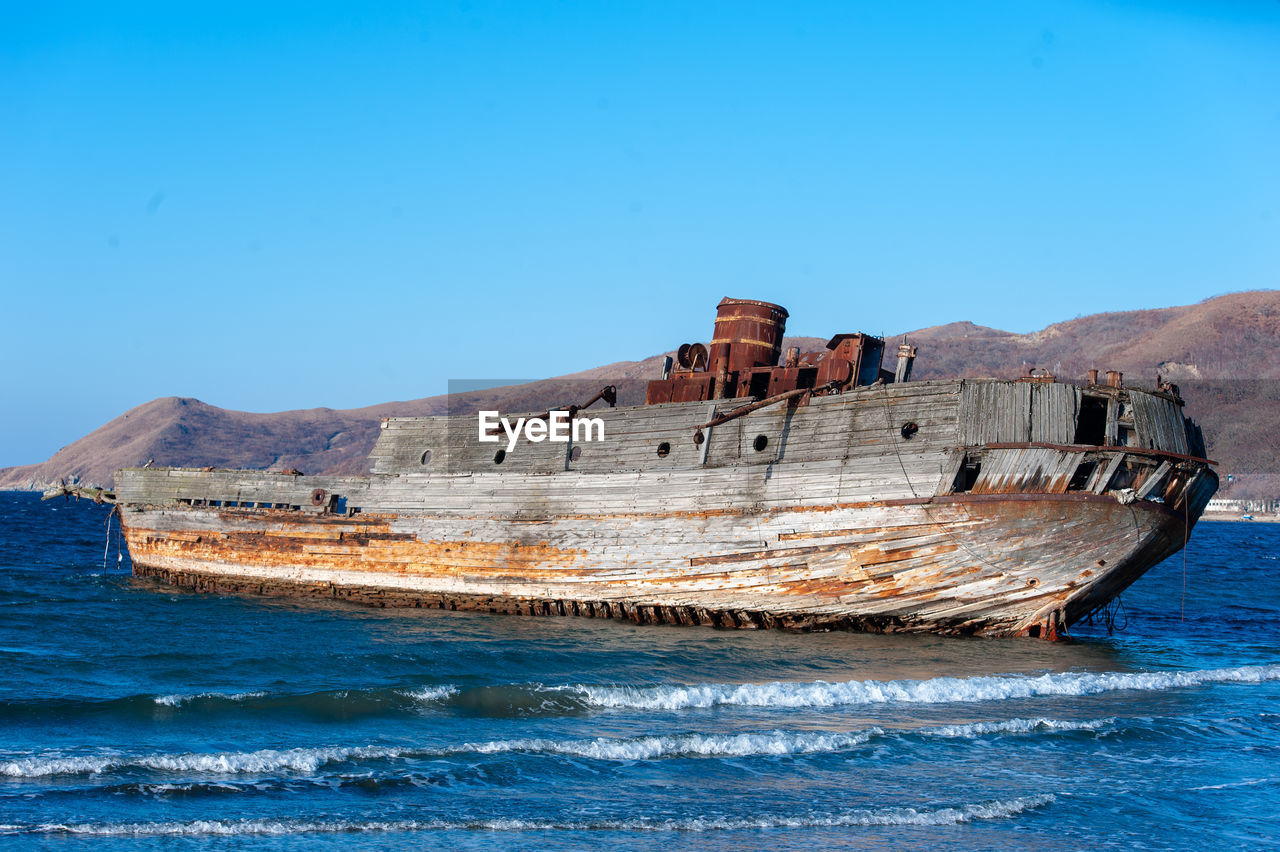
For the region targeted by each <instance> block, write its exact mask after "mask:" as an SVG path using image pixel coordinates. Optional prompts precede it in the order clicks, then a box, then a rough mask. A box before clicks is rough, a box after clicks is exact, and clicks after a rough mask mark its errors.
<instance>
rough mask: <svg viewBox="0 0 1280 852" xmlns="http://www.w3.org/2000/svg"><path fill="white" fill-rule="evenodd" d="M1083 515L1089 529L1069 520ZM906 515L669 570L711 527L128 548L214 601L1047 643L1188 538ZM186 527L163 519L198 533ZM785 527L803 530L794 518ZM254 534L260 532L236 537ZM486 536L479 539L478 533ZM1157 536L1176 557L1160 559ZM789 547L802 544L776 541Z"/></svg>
mask: <svg viewBox="0 0 1280 852" xmlns="http://www.w3.org/2000/svg"><path fill="white" fill-rule="evenodd" d="M1081 506H1085V507H1088V509H1087V511H1089V512H1090V514H1091V516H1090V517H1088V518H1085V519H1081V518H1078V517H1077V518H1076V519H1075V520H1070V516H1071V515H1072V514H1078V513H1079V512H1080V507H1081ZM186 511H195V510H186ZM860 511H863V512H875V511H880V512H883V511H884V509H883V508H877V507H864V508H863V509H862V510H860ZM896 511H897V512H899V513H901V512H909V513H910V514H909V515H907V516H905V517H903V518H901V523H897V524H888V525H885V524H865V525H862V526H857V525H843V526H841V527H839V528H837V529H830V530H825V531H823V532H825V533H827V535H822V536H814V537H810V538H809V539H808V540H817V541H821V542H822V544H817V545H808V546H801V547H794V546H783V547H779V548H772V547H764V548H759V547H757V548H755V549H751V550H741V551H737V552H734V553H730V554H722V555H717V556H690V555H686V556H684V557H683V558H678V557H670V558H667V559H662V558H641V556H639V555H638V554H642V553H645V552H646V551H650V550H658V549H660V548H659V542H660V541H664V540H665V541H670V540H671V539H672V538H680V539H683V540H684V541H685V542H687V544H686V552H689V553H696V552H697V550H698V548H699V543H698V532H699V530H700V529H701V528H702V527H703V526H704V524H705V519H704V518H702V517H701V516H700V515H699V514H698V513H689V515H688V516H685V517H683V518H680V519H679V521H680V523H679V524H678V525H677V526H682V527H683V528H684V535H682V536H680V535H676V534H675V533H673V532H672V530H673V529H674V528H675V527H673V526H672V525H670V524H668V526H667V527H666V528H664V529H662V530H652V531H651V532H650V535H651V537H652V539H653V540H652V543H649V542H647V541H646V540H645V536H644V535H643V534H642V533H641V532H640V531H639V529H638V528H636V525H635V524H633V525H631V526H632V528H633V530H632V535H633V537H634V541H633V543H632V544H633V546H632V548H630V549H628V550H629V551H630V552H626V553H611V552H610V550H609V548H608V547H604V548H597V549H595V550H592V549H590V548H588V547H583V546H577V547H564V546H556V545H552V544H550V543H549V542H551V541H553V540H554V541H564V540H571V539H573V536H572V535H571V534H570V530H572V529H575V528H580V527H581V524H579V523H578V522H576V521H572V520H561V521H557V522H552V523H546V522H542V523H539V524H538V525H536V526H537V528H538V529H539V531H540V534H541V535H542V536H543V537H542V538H540V539H537V540H531V541H529V542H492V541H482V540H477V539H476V538H475V537H472V538H460V539H449V540H438V541H433V540H421V539H420V538H419V536H417V535H415V534H413V533H410V532H406V531H404V530H403V529H399V527H400V526H403V525H404V524H405V523H406V522H413V523H416V524H417V526H419V527H421V528H430V527H431V526H433V523H432V519H429V518H418V519H417V520H416V521H414V520H413V519H407V518H398V519H397V518H391V517H379V518H370V517H365V518H360V517H358V516H357V517H356V518H352V519H346V518H325V519H322V520H320V519H301V520H299V519H295V518H292V517H291V516H289V515H288V514H287V513H270V512H268V513H266V514H263V513H261V512H254V513H244V514H239V515H238V514H237V513H236V512H235V511H222V512H220V513H216V514H215V513H206V514H215V517H216V519H217V526H218V527H219V528H218V529H209V530H204V531H202V532H198V533H197V532H193V531H192V530H191V529H189V528H183V529H173V530H165V529H160V528H155V527H147V526H143V525H142V524H144V523H146V514H147V513H142V516H141V517H134V518H132V519H130V521H129V522H128V523H127V524H126V536H127V539H128V542H129V546H130V551H131V553H132V554H133V559H134V563H135V566H136V573H138V575H139V576H145V577H154V578H157V579H160V580H162V581H164V582H169V583H173V584H176V585H180V586H186V587H192V588H197V589H207V590H215V591H238V592H249V593H254V594H296V595H319V596H322V597H337V598H342V599H346V600H351V601H362V602H365V603H372V604H374V605H378V606H401V607H426V608H436V609H451V610H475V611H484V612H504V613H520V614H534V615H579V616H591V617H611V618H625V619H628V620H632V621H637V622H640V623H671V624H689V625H694V624H696V625H713V626H720V627H726V626H733V627H744V628H750V627H781V628H787V629H796V630H820V629H857V630H870V631H875V632H939V633H955V634H981V635H993V636H994V635H1019V634H1021V635H1042V636H1045V637H1049V634H1050V633H1051V632H1060V631H1064V630H1065V629H1066V626H1067V625H1068V624H1070V623H1072V622H1074V621H1075V620H1078V619H1079V618H1080V617H1083V616H1084V615H1085V614H1087V613H1088V612H1089V611H1091V610H1092V609H1094V608H1096V607H1097V606H1099V605H1101V604H1099V603H1098V601H1099V600H1101V601H1102V603H1105V602H1106V601H1107V600H1110V598H1111V597H1112V596H1114V595H1113V592H1114V593H1118V591H1119V590H1122V589H1123V588H1124V587H1127V585H1128V584H1129V583H1131V582H1132V581H1133V579H1136V578H1137V577H1138V576H1140V575H1141V573H1142V572H1143V571H1145V570H1146V568H1148V567H1150V564H1154V561H1153V559H1154V560H1156V561H1158V558H1162V557H1161V554H1163V553H1165V552H1166V551H1167V550H1169V548H1170V547H1175V549H1176V546H1175V543H1176V542H1178V541H1179V540H1180V539H1181V536H1182V535H1183V534H1184V529H1183V528H1182V526H1181V525H1180V524H1179V523H1178V522H1177V521H1176V519H1173V518H1171V517H1170V516H1169V515H1168V514H1166V513H1163V512H1148V511H1145V510H1143V511H1142V512H1141V517H1142V518H1143V519H1144V520H1142V521H1141V522H1139V521H1138V520H1136V518H1138V517H1139V516H1138V515H1137V514H1135V512H1134V511H1131V508H1130V507H1128V506H1122V505H1120V504H1119V503H1117V502H1116V501H1114V500H1094V501H1076V500H1068V499H1059V500H1056V501H1053V500H1050V501H1043V500H1042V501H1027V500H1016V499H1008V500H1005V501H996V500H992V499H989V498H984V499H972V500H968V501H952V502H950V503H946V504H936V505H928V504H920V505H915V506H910V507H908V506H903V507H900V508H898V509H897V510H896ZM825 514H826V511H825V510H823V511H819V512H817V513H815V517H821V516H824V515H825ZM173 515H174V513H173V512H172V511H171V510H169V511H166V512H158V513H155V516H156V518H155V520H160V519H164V520H165V522H166V523H168V524H169V525H172V526H178V525H183V524H186V525H189V524H190V523H191V521H190V520H184V519H181V518H177V519H175V518H174V517H173ZM273 515H274V516H273ZM777 517H781V518H785V519H786V522H788V523H794V518H792V517H791V515H790V514H789V513H785V514H781V515H778V516H777ZM264 519H269V523H265V524H264V523H263V520H264ZM637 523H639V522H637ZM760 523H761V524H764V525H766V526H767V523H768V520H767V519H765V518H763V517H762V518H761V519H760ZM245 525H252V526H254V527H255V528H254V529H250V530H246V529H240V528H238V527H243V526H245ZM157 526H159V525H157ZM1073 528H1074V529H1076V530H1077V533H1076V534H1075V537H1074V538H1073V537H1072V536H1071V534H1070V530H1071V529H1073ZM1064 530H1065V531H1067V535H1066V537H1065V538H1064ZM482 534H483V533H482V531H481V527H480V526H477V528H476V530H475V532H474V535H475V536H479V535H482ZM758 534H759V533H758V528H757V535H758ZM784 536H787V538H786V539H784V538H783V537H784ZM1153 539H1158V540H1159V541H1160V542H1163V544H1160V545H1159V546H1157V547H1155V548H1154V549H1153V547H1152V545H1151V541H1152V540H1153ZM579 540H580V541H581V540H582V539H579ZM791 540H797V539H795V535H794V534H792V533H777V534H775V535H774V541H775V542H779V543H780V542H783V541H791ZM996 543H998V545H997V544H996ZM1064 544H1066V545H1067V546H1069V547H1070V548H1071V555H1072V557H1073V558H1072V559H1071V560H1070V561H1071V562H1072V563H1073V564H1081V560H1080V559H1076V558H1074V557H1077V556H1081V555H1084V556H1087V557H1088V558H1089V560H1090V561H1088V562H1084V563H1083V564H1087V565H1089V566H1090V567H1087V568H1084V569H1082V570H1080V569H1076V570H1072V569H1070V568H1068V567H1066V566H1065V565H1064V564H1063V560H1062V554H1063V551H1062V550H1061V549H1060V548H1061V547H1062V546H1063V545H1064ZM1051 545H1053V546H1052V547H1051ZM614 550H618V551H621V550H623V549H622V548H617V547H615V548H614ZM1099 561H1101V562H1104V563H1106V564H1108V565H1109V566H1111V567H1110V569H1109V570H1107V571H1103V570H1102V569H1099V568H1098V567H1097V566H1096V564H1095V563H1097V562H1099Z"/></svg>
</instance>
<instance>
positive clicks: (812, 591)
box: [55, 299, 1218, 638]
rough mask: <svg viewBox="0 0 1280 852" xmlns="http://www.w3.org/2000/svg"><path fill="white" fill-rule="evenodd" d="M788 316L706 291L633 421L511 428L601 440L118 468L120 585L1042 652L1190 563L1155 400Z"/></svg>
mask: <svg viewBox="0 0 1280 852" xmlns="http://www.w3.org/2000/svg"><path fill="white" fill-rule="evenodd" d="M786 320H787V312H786V310H784V309H783V308H781V307H779V306H778V305H774V304H769V303H767V302H759V301H751V300H743V299H725V300H724V301H722V302H721V303H720V304H719V306H718V309H717V315H716V318H715V331H714V334H713V336H712V339H711V341H710V343H709V344H701V343H697V344H686V345H684V346H681V347H680V349H679V351H678V353H677V358H676V359H675V363H673V362H672V359H667V365H666V367H665V368H664V369H663V370H662V373H661V375H660V377H657V378H654V379H653V380H652V381H651V382H649V384H648V388H647V394H646V399H645V402H644V404H642V405H633V406H619V407H602V406H600V405H597V406H594V407H593V408H591V410H590V411H587V410H585V409H579V408H576V407H575V408H571V409H569V410H567V411H561V412H544V413H540V414H533V415H527V416H526V419H527V420H546V421H550V420H552V419H554V418H559V420H560V421H561V422H564V421H566V420H567V421H568V422H569V423H574V422H576V421H577V420H578V419H580V418H586V417H588V416H589V417H590V418H592V419H593V420H594V421H598V422H599V423H602V424H603V428H602V429H601V430H599V431H600V432H602V434H600V435H595V436H592V438H593V440H584V439H582V437H581V435H578V436H576V437H577V439H576V440H575V436H574V435H573V434H572V432H570V437H569V439H568V440H567V441H544V442H533V441H521V442H519V443H518V444H515V445H511V446H510V447H509V446H508V444H507V443H506V442H505V441H503V442H497V443H495V442H494V440H493V439H492V438H493V437H494V436H493V435H492V429H490V430H488V431H486V430H485V429H484V428H480V429H478V428H477V418H476V417H475V416H474V415H468V416H454V417H449V416H442V417H411V418H389V419H387V420H384V421H383V422H382V423H381V432H380V435H379V437H378V440H377V443H376V445H375V447H374V449H373V453H372V457H371V473H369V474H367V475H359V476H304V475H300V474H298V473H296V472H284V473H271V472H264V471H257V470H211V469H189V468H164V467H147V468H129V469H125V470H121V471H120V472H119V473H117V475H116V488H115V492H114V494H107V495H106V499H113V500H114V501H115V502H116V503H117V506H118V511H119V514H120V519H121V523H122V527H123V530H124V534H125V539H126V541H127V544H128V549H129V552H130V555H131V557H132V563H133V571H134V573H135V575H137V576H140V577H151V578H155V579H156V580H159V581H161V582H164V583H170V584H175V585H179V586H184V587H190V588H193V589H197V590H203V591H217V592H234V593H249V594H290V595H318V596H324V597H332V598H337V599H341V600H350V601H357V602H362V603H367V604H372V605H377V606H407V607H427V608H439V609H447V610H478V611H483V612H495V613H513V614H517V613H518V614H526V615H563V616H591V617H611V618H622V619H628V620H630V621H634V622H639V623H674V624H687V625H712V626H717V627H739V628H743V627H746V628H751V627H776V628H791V629H801V630H812V629H854V630H868V631H877V632H924V631H932V632H939V633H947V634H976V635H984V636H1032V637H1042V638H1056V637H1059V636H1062V635H1063V634H1064V632H1065V631H1066V630H1067V629H1068V628H1069V627H1070V626H1071V625H1072V624H1073V623H1075V622H1077V621H1079V620H1080V619H1081V618H1084V617H1086V616H1089V615H1091V614H1092V613H1094V612H1096V611H1098V610H1100V609H1101V608H1103V607H1105V606H1106V605H1107V604H1108V603H1109V602H1110V601H1112V600H1113V599H1114V598H1115V597H1116V596H1117V595H1118V594H1119V593H1120V592H1121V591H1123V590H1124V589H1125V588H1126V587H1128V586H1129V585H1130V584H1131V583H1133V582H1134V581H1135V580H1136V579H1137V578H1139V577H1140V576H1142V574H1143V573H1144V572H1145V571H1147V570H1148V569H1149V568H1151V567H1152V566H1153V565H1155V564H1156V563H1158V562H1160V561H1161V560H1163V559H1165V558H1166V557H1168V556H1169V555H1170V554H1173V553H1175V552H1176V551H1178V550H1179V549H1180V548H1181V547H1183V546H1184V545H1185V543H1186V540H1187V536H1188V535H1189V533H1190V530H1191V528H1192V526H1193V525H1194V524H1195V522H1196V520H1197V519H1198V518H1199V516H1200V514H1201V512H1202V511H1203V510H1204V508H1205V505H1206V503H1207V502H1208V500H1209V499H1210V497H1212V495H1213V494H1214V492H1215V491H1216V489H1217V483H1218V479H1217V476H1216V474H1215V473H1214V472H1213V470H1212V464H1213V462H1210V461H1209V460H1208V459H1206V458H1205V455H1206V453H1205V447H1204V442H1203V438H1202V436H1201V434H1200V431H1199V429H1198V428H1197V427H1196V426H1195V425H1194V424H1193V423H1192V422H1191V421H1190V420H1189V419H1187V418H1186V417H1184V416H1183V413H1182V408H1183V402H1182V400H1181V399H1180V397H1179V394H1178V390H1177V388H1176V387H1175V386H1172V385H1166V384H1163V383H1158V384H1157V386H1156V387H1151V388H1139V387H1132V386H1126V385H1124V384H1123V380H1122V376H1121V375H1120V374H1118V373H1107V374H1106V376H1105V378H1104V379H1103V380H1102V381H1099V377H1098V374H1097V372H1096V371H1093V372H1091V374H1090V376H1089V377H1088V379H1087V380H1085V381H1082V382H1080V383H1078V384H1075V383H1068V382H1062V381H1058V380H1056V379H1055V378H1054V377H1053V376H1049V375H1047V374H1043V373H1041V374H1035V375H1028V376H1025V377H1023V378H1020V379H1017V380H996V379H972V378H964V379H951V380H942V381H912V380H911V371H912V365H913V361H914V359H915V357H916V350H915V349H914V348H913V347H911V346H910V345H907V344H905V343H904V344H903V345H901V346H899V347H898V348H897V353H896V355H897V358H896V362H891V366H892V369H886V368H885V367H884V366H882V364H883V361H884V360H885V359H884V355H885V341H884V340H882V339H880V338H877V337H874V336H870V335H866V334H838V335H836V336H835V337H833V338H831V340H830V342H829V343H828V344H827V349H826V351H825V352H823V353H811V354H807V355H805V356H804V357H801V356H800V353H799V352H797V351H796V350H794V349H793V350H788V351H787V352H786V353H784V352H783V351H782V341H783V331H784V328H785V323H786ZM611 390H612V389H611V388H604V389H602V391H601V392H600V393H599V394H597V398H596V399H594V400H592V402H600V401H604V402H606V403H610V404H612V402H613V396H612V394H611ZM55 493H60V492H55ZM99 499H103V498H102V495H99Z"/></svg>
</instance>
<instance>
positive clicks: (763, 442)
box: [751, 435, 769, 453]
mask: <svg viewBox="0 0 1280 852" xmlns="http://www.w3.org/2000/svg"><path fill="white" fill-rule="evenodd" d="M751 446H753V447H755V448H756V452H757V453H758V452H762V451H763V450H764V448H765V447H767V446H769V439H768V438H766V437H765V436H764V435H756V439H755V440H754V441H752V442H751Z"/></svg>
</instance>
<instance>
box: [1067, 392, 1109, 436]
mask: <svg viewBox="0 0 1280 852" xmlns="http://www.w3.org/2000/svg"><path fill="white" fill-rule="evenodd" d="M1106 440H1107V400H1106V399H1105V398H1103V397H1100V396H1086V397H1084V398H1083V399H1081V400H1080V414H1079V415H1078V416H1077V417H1076V436H1075V439H1074V441H1073V442H1072V443H1076V444H1092V445H1093V446H1095V447H1101V446H1102V445H1103V444H1104V443H1106Z"/></svg>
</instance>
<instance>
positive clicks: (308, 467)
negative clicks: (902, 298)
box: [0, 290, 1280, 496]
mask: <svg viewBox="0 0 1280 852" xmlns="http://www.w3.org/2000/svg"><path fill="white" fill-rule="evenodd" d="M903 337H905V338H906V339H907V340H908V341H909V342H911V343H912V344H913V345H916V346H918V347H919V348H920V356H919V358H918V359H917V361H916V365H915V369H914V373H913V378H915V379H938V378H950V377H960V378H968V377H979V376H991V377H996V378H1012V377H1014V376H1017V375H1023V374H1025V373H1026V371H1027V370H1028V369H1029V368H1030V367H1040V368H1046V369H1049V370H1051V371H1052V372H1053V373H1055V374H1056V375H1057V376H1058V377H1059V378H1060V379H1063V380H1066V381H1078V380H1080V379H1082V378H1083V376H1084V373H1085V371H1086V370H1088V369H1090V368H1097V369H1101V370H1108V369H1116V370H1121V371H1124V372H1126V373H1127V374H1128V375H1127V383H1129V384H1135V385H1154V384H1155V382H1156V377H1157V375H1160V377H1161V378H1163V379H1165V380H1172V381H1175V382H1179V383H1181V385H1182V389H1183V396H1184V397H1185V398H1186V399H1187V401H1188V404H1187V413H1188V415H1189V416H1191V417H1193V418H1195V419H1196V420H1197V421H1198V422H1199V423H1200V425H1201V427H1202V428H1203V429H1204V432H1205V437H1206V440H1207V442H1208V444H1209V451H1210V455H1211V456H1213V457H1214V458H1216V459H1218V460H1220V461H1221V462H1222V463H1223V468H1224V469H1226V470H1231V471H1233V472H1235V473H1237V474H1239V476H1238V477H1237V484H1236V487H1235V488H1234V489H1233V492H1232V493H1233V494H1235V493H1240V494H1241V495H1242V496H1275V495H1276V494H1280V439H1277V438H1275V437H1272V436H1273V435H1274V432H1273V431H1272V429H1271V421H1272V420H1273V419H1274V414H1275V413H1276V412H1280V394H1278V393H1277V389H1276V388H1277V384H1278V383H1277V382H1276V381H1274V380H1275V379H1277V378H1280V346H1278V345H1277V344H1278V343H1280V291H1276V290H1261V291H1249V292H1243V293H1229V294H1226V295H1223V296H1217V297H1214V298H1211V299H1206V300H1204V301H1202V302H1199V303H1197V304H1195V305H1182V306H1174V307H1167V308H1153V309H1149V310H1138V311H1120V312H1111V313H1101V314H1091V315H1089V316H1083V317H1077V318H1075V319H1072V320H1065V321H1062V322H1057V323H1053V324H1051V325H1049V326H1046V327H1045V328H1043V329H1040V330H1038V331H1033V332H1029V333H1026V334H1018V333H1014V332H1008V331H1003V330H1001V329H995V328H989V327H985V326H980V325H976V324H974V323H972V322H968V321H957V322H952V323H947V324H944V325H939V326H932V327H929V328H923V329H919V330H917V331H912V332H907V333H906V334H905V335H903V334H895V335H891V336H890V337H889V338H888V339H887V341H886V342H887V346H886V350H887V352H886V358H885V365H886V367H891V364H892V360H893V352H894V348H895V342H896V341H898V340H900V339H902V338H903ZM826 340H827V338H819V337H789V338H787V339H786V341H785V342H784V345H786V346H797V347H799V348H800V349H801V350H802V351H806V352H808V351H821V350H822V349H823V347H824V345H825V342H826ZM671 354H672V353H670V352H668V353H663V354H659V355H653V356H650V357H648V358H643V359H640V360H638V361H618V362H614V363H612V364H606V365H603V366H599V367H591V368H588V369H585V370H581V371H578V372H576V373H570V374H567V375H564V376H557V377H553V378H549V379H542V380H539V381H535V382H530V383H528V384H522V385H513V386H507V387H502V388H492V389H486V390H479V391H472V392H469V393H465V394H457V395H455V396H454V397H453V398H452V400H451V399H450V397H449V396H448V395H440V396H433V397H426V398H422V399H415V400H402V401H396V402H385V403H379V404H377V405H372V406H366V407H363V408H354V409H331V408H310V409H298V410H292V411H280V412H268V413H256V412H244V411H234V410H230V409H223V408H218V407H216V406H213V405H209V404H208V403H204V402H201V401H200V400H197V399H194V398H190V397H161V398H159V399H155V400H152V401H150V402H147V403H144V404H142V405H139V406H136V407H134V408H132V409H130V410H129V411H126V412H124V413H123V414H121V415H120V416H119V417H116V418H115V419H113V420H111V421H110V422H108V423H106V424H104V425H103V426H101V427H100V428H98V429H96V430H94V431H93V432H91V433H90V434H88V435H86V436H84V437H82V438H80V439H79V440H77V441H74V442H72V443H71V444H69V445H67V446H66V447H63V448H62V449H60V450H58V452H56V453H54V454H53V456H51V457H50V458H49V459H48V460H46V461H44V462H40V463H36V464H30V465H22V466H18V467H9V468H0V488H16V489H38V488H42V487H45V486H46V485H48V484H50V483H55V482H58V481H59V480H61V479H64V478H74V479H76V480H78V481H80V482H84V483H94V484H99V485H109V484H110V481H111V478H112V476H113V474H114V472H115V471H116V470H118V469H119V468H121V467H130V466H135V465H141V464H144V463H146V462H147V461H148V460H151V461H153V462H154V463H155V464H157V465H161V466H170V465H172V466H183V467H210V466H212V467H233V468H253V469H276V470H284V469H301V470H305V471H306V472H308V473H360V472H364V471H365V470H366V469H367V467H366V457H367V456H368V453H369V450H370V449H372V446H373V443H374V441H375V440H376V438H377V434H378V423H379V421H380V420H381V419H382V418H384V417H390V416H427V415H437V414H444V413H448V411H449V409H450V405H451V404H452V406H453V410H454V413H468V412H471V411H475V410H477V409H478V408H480V407H481V406H483V407H487V408H489V407H491V408H497V409H499V410H502V411H509V412H516V411H536V410H542V409H546V408H548V407H550V406H558V405H568V404H572V403H579V404H580V403H582V402H585V401H586V399H587V398H588V397H589V396H591V395H592V394H594V393H595V391H596V390H598V389H599V387H601V386H602V385H603V384H606V383H611V384H616V385H618V388H619V404H624V405H625V404H635V403H638V402H641V401H643V397H644V386H645V382H646V381H647V380H648V379H650V378H654V377H656V376H657V375H658V373H659V371H660V370H661V363H662V359H663V357H664V355H671ZM1256 491H1261V492H1263V493H1261V494H1254V493H1247V492H1256Z"/></svg>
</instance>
